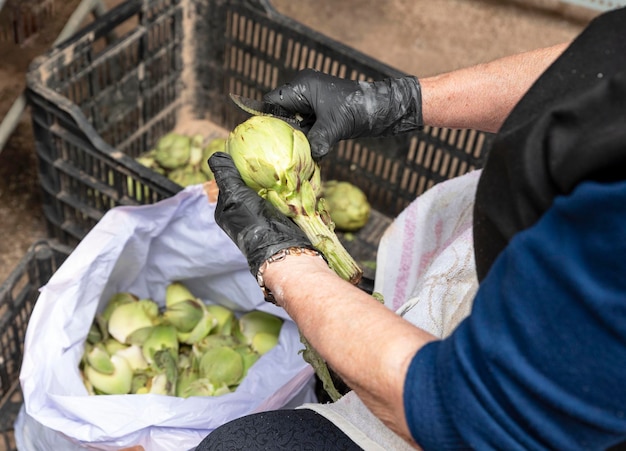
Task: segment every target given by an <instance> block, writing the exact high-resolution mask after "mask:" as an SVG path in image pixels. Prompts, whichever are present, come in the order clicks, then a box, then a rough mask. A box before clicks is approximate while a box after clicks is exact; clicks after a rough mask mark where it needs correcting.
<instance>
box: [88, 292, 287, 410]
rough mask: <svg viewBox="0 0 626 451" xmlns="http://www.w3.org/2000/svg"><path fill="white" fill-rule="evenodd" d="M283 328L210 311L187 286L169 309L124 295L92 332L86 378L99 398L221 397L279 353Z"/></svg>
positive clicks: (259, 315)
mask: <svg viewBox="0 0 626 451" xmlns="http://www.w3.org/2000/svg"><path fill="white" fill-rule="evenodd" d="M282 324H283V320H282V319H281V318H278V317H276V316H274V315H271V314H269V313H266V312H262V311H258V310H254V311H251V312H247V313H244V314H243V315H240V316H239V317H238V316H236V315H235V313H234V312H233V311H231V310H229V309H227V308H226V307H223V306H221V305H217V304H213V305H210V304H204V303H203V302H202V301H201V300H200V299H198V298H196V297H195V296H193V294H192V293H191V292H190V291H189V290H188V289H187V288H186V287H185V286H184V285H183V284H182V283H180V282H173V283H171V284H169V285H168V286H167V288H166V300H165V306H164V308H161V307H160V306H159V304H157V303H156V302H155V301H153V300H151V299H139V298H138V297H136V296H134V295H133V294H131V293H127V292H121V293H116V294H115V295H113V296H112V297H111V298H110V299H109V301H108V303H107V305H106V307H105V309H104V310H103V311H102V312H101V313H98V314H97V315H96V317H95V318H94V321H93V323H92V325H91V328H90V331H89V334H88V336H87V341H86V343H85V351H84V354H83V358H82V360H81V362H80V370H81V375H82V377H83V382H84V384H85V386H86V388H87V391H88V392H89V393H90V394H94V395H96V394H129V393H130V394H145V393H152V394H161V395H172V396H179V397H183V398H186V397H189V396H219V395H222V394H225V393H230V392H232V391H234V390H235V389H236V388H237V386H238V385H239V384H240V383H241V381H242V380H243V378H244V377H245V376H246V374H247V372H248V370H249V369H250V367H251V366H252V365H254V363H255V362H256V361H257V360H258V359H259V358H260V357H261V356H262V355H263V354H265V353H266V352H268V351H269V350H271V349H272V348H273V347H274V346H276V344H277V343H278V336H279V333H280V330H281V327H282Z"/></svg>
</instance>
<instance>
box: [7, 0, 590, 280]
mask: <svg viewBox="0 0 626 451" xmlns="http://www.w3.org/2000/svg"><path fill="white" fill-rule="evenodd" d="M78 3H79V1H78V0H63V1H61V0H57V1H56V3H55V12H54V14H53V16H52V17H51V18H50V20H48V21H46V23H45V24H44V25H45V26H44V27H43V28H42V29H41V31H40V32H39V33H38V34H37V35H36V36H35V37H33V38H31V39H30V40H29V41H28V42H26V43H25V44H23V45H20V46H17V45H15V44H13V43H12V42H9V41H0V62H1V63H0V118H3V117H4V115H5V114H6V112H7V111H8V109H9V107H10V105H11V104H12V103H13V101H14V100H15V99H16V98H17V95H18V93H19V92H20V91H21V90H22V89H23V87H24V85H25V79H24V75H25V73H26V71H27V68H28V65H29V63H30V61H31V60H32V59H33V58H34V57H35V56H37V55H39V54H41V53H43V52H45V50H46V49H47V48H48V47H49V46H50V45H51V44H52V42H53V41H54V39H55V37H56V36H57V34H58V33H59V31H60V30H61V29H62V27H63V25H64V24H65V22H66V20H67V18H68V17H69V15H70V14H71V12H72V11H73V10H74V9H75V8H76V6H77V5H78ZM106 3H107V4H108V6H112V5H113V4H115V3H119V0H109V1H107V2H106ZM523 3H524V2H521V1H505V0H501V1H495V0H494V1H482V0H437V1H432V0H387V1H380V0H342V1H337V0H315V1H313V0H306V1H305V0H300V1H293V0H272V1H271V4H272V5H274V7H275V8H276V9H277V10H278V11H279V12H281V13H284V14H286V15H288V16H290V17H293V18H295V19H296V20H298V21H299V22H301V23H304V24H305V25H308V26H309V27H311V28H313V29H315V30H317V31H319V32H321V33H323V34H326V35H328V36H330V37H332V38H334V39H336V40H338V41H340V42H343V43H344V44H347V45H349V46H351V47H354V48H356V49H358V50H360V51H362V52H364V53H366V54H368V55H370V56H372V57H374V58H376V59H378V60H380V61H382V62H384V63H387V64H389V65H391V66H393V67H396V68H398V69H400V70H403V71H405V72H408V73H413V74H415V75H418V76H426V75H432V74H436V73H439V72H443V71H448V70H452V69H455V68H459V67H462V66H467V65H470V64H476V63H480V62H484V61H488V60H490V59H494V58H497V57H499V56H504V55H507V54H510V53H513V52H520V51H524V50H529V49H532V48H536V47H539V46H545V45H551V44H555V43H558V42H562V41H565V40H568V39H571V38H572V37H574V36H575V35H576V34H577V33H578V32H579V31H580V30H581V29H582V27H583V26H584V22H585V20H586V19H585V20H582V21H581V20H571V19H566V18H564V17H563V16H562V15H559V14H554V13H546V12H545V11H543V10H540V9H534V8H525V7H522V6H520V4H523ZM46 235H47V231H46V227H45V222H44V219H43V212H42V206H41V198H40V192H39V183H38V180H37V162H36V159H35V155H34V150H33V138H32V132H31V128H30V118H29V117H28V114H25V115H24V116H23V120H22V123H21V124H20V126H19V128H18V129H17V130H16V132H15V133H14V134H13V135H12V137H11V139H10V140H9V142H8V144H7V145H6V146H5V148H4V150H2V152H1V153H0V281H3V280H5V279H6V276H7V275H8V274H9V272H10V271H11V270H12V269H13V268H14V267H15V265H16V264H17V262H18V261H19V259H20V258H21V257H22V255H23V254H24V253H25V251H26V250H27V249H28V247H29V246H30V245H31V244H32V243H33V242H35V241H36V240H38V239H42V238H45V237H46Z"/></svg>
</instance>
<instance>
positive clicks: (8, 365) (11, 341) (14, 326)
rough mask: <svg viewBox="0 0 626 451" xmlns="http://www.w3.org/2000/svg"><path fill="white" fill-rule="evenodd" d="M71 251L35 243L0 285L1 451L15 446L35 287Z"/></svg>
mask: <svg viewBox="0 0 626 451" xmlns="http://www.w3.org/2000/svg"><path fill="white" fill-rule="evenodd" d="M70 252H71V248H70V247H69V246H66V245H64V244H60V243H58V242H56V241H54V240H51V241H40V242H37V243H35V244H33V245H32V246H31V247H30V249H29V250H28V252H27V253H26V255H25V256H24V257H23V258H22V260H21V261H20V262H19V263H18V265H17V266H16V267H15V269H14V270H13V271H12V272H11V274H10V275H9V277H8V278H7V280H6V281H4V283H3V284H2V285H0V451H13V450H15V449H16V445H15V436H14V433H13V424H14V423H15V419H16V417H17V413H18V411H19V409H20V407H21V405H22V402H23V398H22V393H21V390H20V383H19V372H20V367H21V365H22V358H23V356H24V337H25V335H26V327H27V325H28V320H29V318H30V314H31V312H32V311H33V307H34V306H35V302H36V301H37V297H38V296H39V291H38V290H39V288H41V287H42V286H43V285H45V284H46V283H47V282H48V280H49V279H50V277H52V274H53V273H54V272H55V271H56V270H57V269H58V268H59V267H60V266H61V263H63V261H64V260H65V259H66V258H67V256H68V255H69V254H70Z"/></svg>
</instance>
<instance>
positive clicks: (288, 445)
mask: <svg viewBox="0 0 626 451" xmlns="http://www.w3.org/2000/svg"><path fill="white" fill-rule="evenodd" d="M296 449H297V450H310V451H318V450H345V451H359V450H361V448H360V447H359V446H357V445H356V444H355V443H354V442H352V441H351V440H350V439H349V438H348V437H347V436H346V435H345V434H344V433H343V432H341V431H340V430H339V429H338V428H337V427H336V426H334V425H333V424H332V423H331V422H330V421H328V420H327V419H325V418H324V417H322V416H320V415H318V414H317V413H315V412H313V411H311V410H307V409H298V410H274V411H270V412H262V413H258V414H254V415H248V416H245V417H242V418H239V419H237V420H234V421H231V422H229V423H226V424H224V425H223V426H220V427H218V428H217V429H215V430H214V431H213V432H212V433H211V434H210V435H208V436H207V437H206V438H205V439H204V440H203V441H202V442H201V443H200V444H199V445H198V447H197V448H196V450H195V451H221V450H223V451H236V450H245V451H261V450H296Z"/></svg>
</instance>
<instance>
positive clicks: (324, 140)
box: [307, 122, 336, 161]
mask: <svg viewBox="0 0 626 451" xmlns="http://www.w3.org/2000/svg"><path fill="white" fill-rule="evenodd" d="M307 139H308V140H309V145H310V146H311V156H312V157H313V159H314V160H316V161H317V160H320V159H321V158H324V157H325V156H326V155H327V154H328V152H329V151H330V148H331V146H333V145H334V144H335V143H336V141H333V140H331V139H330V138H329V136H328V133H327V129H326V128H325V127H323V126H321V125H320V123H319V122H318V123H316V124H315V125H313V127H311V130H310V131H309V133H308V134H307Z"/></svg>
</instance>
